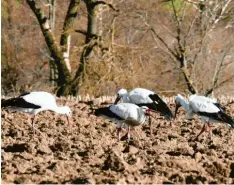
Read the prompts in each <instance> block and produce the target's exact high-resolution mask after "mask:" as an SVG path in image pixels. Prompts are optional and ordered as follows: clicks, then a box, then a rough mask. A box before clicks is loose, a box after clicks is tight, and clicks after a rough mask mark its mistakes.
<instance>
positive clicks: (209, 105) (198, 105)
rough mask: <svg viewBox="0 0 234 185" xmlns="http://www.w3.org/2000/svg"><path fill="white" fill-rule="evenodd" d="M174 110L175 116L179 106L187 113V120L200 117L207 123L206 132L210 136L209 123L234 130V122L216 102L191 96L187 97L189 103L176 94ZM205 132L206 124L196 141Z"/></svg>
mask: <svg viewBox="0 0 234 185" xmlns="http://www.w3.org/2000/svg"><path fill="white" fill-rule="evenodd" d="M175 103H176V109H175V116H176V114H177V111H178V108H179V107H180V106H182V107H184V109H185V110H186V111H187V118H188V119H191V118H192V117H193V115H194V114H197V115H199V116H200V117H201V120H202V121H204V122H205V123H207V126H208V131H209V134H210V136H211V131H212V126H211V124H210V123H215V122H223V123H226V124H228V125H229V126H231V127H232V128H234V120H233V119H232V118H231V117H230V116H228V115H227V114H226V113H225V112H224V110H223V108H221V106H220V105H219V104H218V103H217V101H216V100H214V99H211V98H208V97H205V96H198V95H191V96H190V97H189V103H188V102H187V101H186V100H185V98H184V97H182V96H181V95H180V94H178V95H177V96H176V98H175ZM204 131H207V130H206V124H204V126H203V128H202V130H201V132H200V133H199V134H198V135H197V137H196V139H198V137H199V136H200V135H201V134H202V133H203V132H204Z"/></svg>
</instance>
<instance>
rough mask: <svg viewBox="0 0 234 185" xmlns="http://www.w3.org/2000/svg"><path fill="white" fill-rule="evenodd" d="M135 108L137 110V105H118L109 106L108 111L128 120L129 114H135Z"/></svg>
mask: <svg viewBox="0 0 234 185" xmlns="http://www.w3.org/2000/svg"><path fill="white" fill-rule="evenodd" d="M137 108H139V107H138V106H137V105H135V104H131V103H119V104H114V105H111V106H110V110H111V111H112V112H113V113H114V114H116V115H117V116H119V117H120V118H122V119H128V118H129V116H130V114H131V115H132V114H137V111H136V110H137Z"/></svg>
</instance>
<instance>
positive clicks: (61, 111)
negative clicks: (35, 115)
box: [50, 106, 66, 114]
mask: <svg viewBox="0 0 234 185" xmlns="http://www.w3.org/2000/svg"><path fill="white" fill-rule="evenodd" d="M50 110H52V111H54V112H56V113H58V114H66V107H64V106H63V107H53V108H51V109H50Z"/></svg>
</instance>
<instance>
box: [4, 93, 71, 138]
mask: <svg viewBox="0 0 234 185" xmlns="http://www.w3.org/2000/svg"><path fill="white" fill-rule="evenodd" d="M1 106H2V108H10V109H12V110H15V111H19V112H24V113H27V114H30V115H31V119H32V121H31V124H32V130H33V135H34V134H35V126H34V123H35V118H36V115H37V114H38V113H39V112H41V111H44V110H50V111H54V112H56V113H59V114H65V115H66V117H67V121H68V124H69V126H70V125H71V122H72V120H71V116H72V111H71V109H70V108H69V107H68V106H64V107H58V106H57V104H56V100H55V97H54V96H53V95H52V94H50V93H48V92H44V91H33V92H27V93H24V94H21V95H20V96H18V97H16V98H10V99H7V100H3V101H2V102H1Z"/></svg>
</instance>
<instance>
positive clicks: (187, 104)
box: [180, 98, 189, 111]
mask: <svg viewBox="0 0 234 185" xmlns="http://www.w3.org/2000/svg"><path fill="white" fill-rule="evenodd" d="M180 104H181V106H182V107H184V109H185V110H186V111H189V103H188V102H187V100H185V99H184V98H183V99H180Z"/></svg>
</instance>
